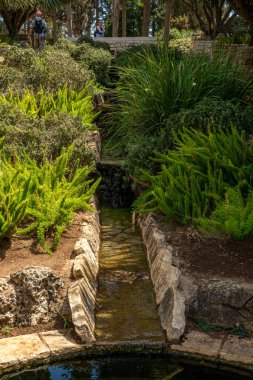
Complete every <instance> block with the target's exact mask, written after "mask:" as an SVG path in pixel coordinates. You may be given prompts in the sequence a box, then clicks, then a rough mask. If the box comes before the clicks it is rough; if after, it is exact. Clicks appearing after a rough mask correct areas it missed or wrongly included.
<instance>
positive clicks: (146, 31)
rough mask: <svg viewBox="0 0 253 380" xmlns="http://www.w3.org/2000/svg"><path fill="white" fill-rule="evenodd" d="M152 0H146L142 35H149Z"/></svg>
mask: <svg viewBox="0 0 253 380" xmlns="http://www.w3.org/2000/svg"><path fill="white" fill-rule="evenodd" d="M150 8H151V5H150V0H144V8H143V22H142V35H143V36H148V35H149V22H150Z"/></svg>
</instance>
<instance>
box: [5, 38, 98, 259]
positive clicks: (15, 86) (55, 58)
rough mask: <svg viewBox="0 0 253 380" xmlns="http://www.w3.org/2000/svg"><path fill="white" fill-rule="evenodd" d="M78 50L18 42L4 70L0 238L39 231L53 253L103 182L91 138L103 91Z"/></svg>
mask: <svg viewBox="0 0 253 380" xmlns="http://www.w3.org/2000/svg"><path fill="white" fill-rule="evenodd" d="M72 45H73V44H67V46H66V44H65V45H64V46H57V47H56V48H47V49H46V50H45V51H44V52H43V53H42V54H36V53H35V52H34V51H33V50H32V49H23V48H20V47H18V46H15V45H13V46H12V47H11V48H10V49H9V50H8V51H7V53H6V64H7V65H6V66H5V67H4V68H3V70H2V71H1V73H0V86H1V89H2V90H3V92H2V94H1V96H0V138H1V151H0V174H1V175H0V193H1V194H0V198H1V200H0V239H3V238H10V237H11V236H13V234H28V233H33V231H34V232H36V234H37V238H38V241H39V243H40V244H41V246H42V248H43V249H44V250H45V251H47V252H49V253H50V252H52V251H54V250H55V249H56V248H57V246H58V244H59V239H60V237H61V235H62V233H63V231H64V229H65V228H66V227H67V226H68V225H69V224H70V223H71V221H72V219H73V215H74V212H75V211H78V210H87V209H90V206H89V202H90V199H91V197H92V195H93V194H94V192H95V190H96V187H97V185H98V183H99V180H98V181H96V182H94V181H93V180H91V179H90V173H91V171H92V170H93V169H94V153H92V152H91V151H90V149H89V148H88V142H87V141H88V134H89V130H90V129H92V128H93V123H94V119H95V118H96V116H97V112H96V111H95V110H94V101H93V97H94V94H95V93H96V92H97V91H101V89H100V88H101V87H100V88H99V86H97V84H96V82H95V74H94V72H93V71H92V70H91V69H90V68H88V66H89V65H91V62H90V61H89V62H88V61H87V62H85V60H84V59H83V60H82V62H81V63H78V62H77V61H76V60H74V59H73V58H72V56H71V54H72V51H73V50H74V49H76V46H75V45H73V46H72ZM94 59H95V58H94ZM96 59H97V58H96ZM93 182H94V183H93Z"/></svg>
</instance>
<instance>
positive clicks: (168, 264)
mask: <svg viewBox="0 0 253 380" xmlns="http://www.w3.org/2000/svg"><path fill="white" fill-rule="evenodd" d="M138 224H139V225H140V228H141V230H142V236H143V240H144V243H145V245H146V248H147V258H148V264H149V268H150V274H151V280H152V283H153V286H154V291H155V297H156V303H157V305H158V314H159V317H160V320H161V325H162V328H163V329H164V330H165V332H166V336H167V339H168V341H177V340H179V339H180V337H181V336H182V334H183V333H184V330H185V325H186V321H185V297H184V294H183V292H182V291H181V290H180V287H179V282H180V271H179V269H178V268H177V267H175V266H174V265H173V263H172V247H171V246H169V245H168V244H167V243H166V242H165V236H164V234H163V233H162V232H161V231H160V230H159V229H158V228H157V225H156V222H155V220H154V218H153V217H152V214H148V215H147V216H141V217H138Z"/></svg>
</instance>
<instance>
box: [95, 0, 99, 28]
mask: <svg viewBox="0 0 253 380" xmlns="http://www.w3.org/2000/svg"><path fill="white" fill-rule="evenodd" d="M95 10H96V25H97V24H98V22H99V16H100V15H99V0H96V3H95Z"/></svg>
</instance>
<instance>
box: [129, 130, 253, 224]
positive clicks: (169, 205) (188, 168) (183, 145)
mask: <svg viewBox="0 0 253 380" xmlns="http://www.w3.org/2000/svg"><path fill="white" fill-rule="evenodd" d="M176 144H177V149H176V150H170V151H168V153H167V154H160V153H156V156H157V160H158V162H159V163H160V164H162V170H161V173H159V174H157V175H154V176H152V175H150V174H148V173H146V174H145V175H144V179H145V180H148V181H149V182H150V184H151V187H150V189H149V190H147V191H146V192H144V193H143V194H142V195H141V196H140V198H139V199H137V201H136V202H135V208H136V209H137V210H138V211H139V212H147V211H151V210H153V211H154V210H159V211H161V212H163V213H165V214H166V215H167V216H168V217H169V218H173V219H176V220H180V221H181V222H183V223H190V222H195V223H199V220H203V219H205V218H207V217H209V216H210V213H211V212H212V211H214V210H215V208H216V206H217V205H218V204H220V202H221V201H222V200H223V199H224V196H225V193H226V192H227V191H228V189H230V188H234V187H237V186H240V188H241V190H242V191H243V192H244V196H246V197H247V194H248V192H249V190H250V189H252V186H253V140H251V141H250V143H248V140H247V138H246V136H245V133H244V132H238V131H237V130H236V128H232V129H231V132H230V133H229V132H223V131H222V130H221V129H219V130H218V131H215V132H213V133H212V132H209V133H208V135H205V134H204V133H202V132H199V131H189V130H186V129H184V130H183V131H182V132H181V133H180V138H177V139H176Z"/></svg>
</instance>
